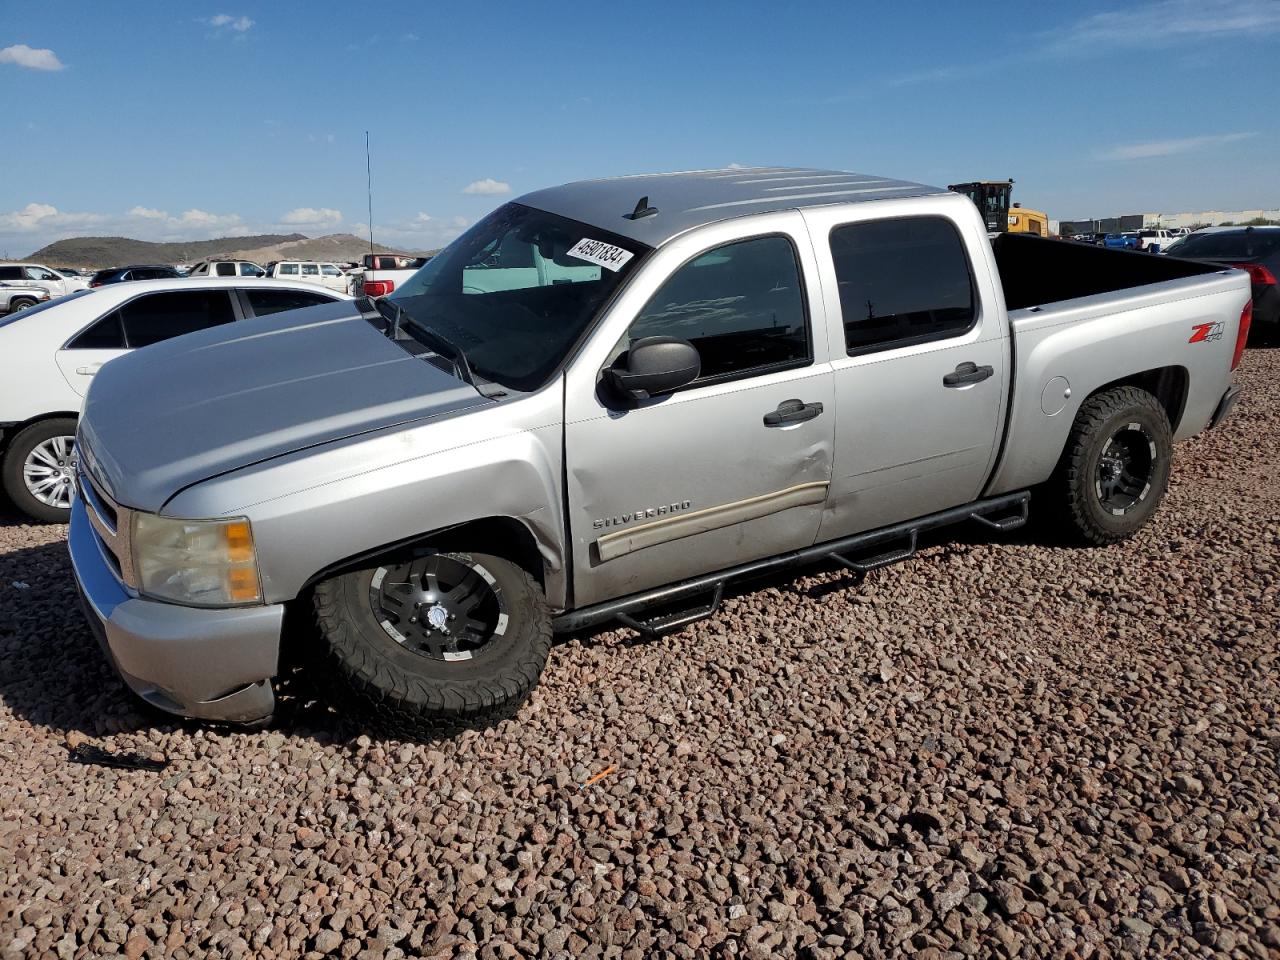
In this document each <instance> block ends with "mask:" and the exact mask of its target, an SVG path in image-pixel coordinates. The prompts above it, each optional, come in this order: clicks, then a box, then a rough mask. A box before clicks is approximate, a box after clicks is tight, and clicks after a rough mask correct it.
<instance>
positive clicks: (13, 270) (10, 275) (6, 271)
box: [0, 267, 24, 280]
mask: <svg viewBox="0 0 1280 960" xmlns="http://www.w3.org/2000/svg"><path fill="white" fill-rule="evenodd" d="M22 279H24V277H23V273H22V268H21V267H0V280H22Z"/></svg>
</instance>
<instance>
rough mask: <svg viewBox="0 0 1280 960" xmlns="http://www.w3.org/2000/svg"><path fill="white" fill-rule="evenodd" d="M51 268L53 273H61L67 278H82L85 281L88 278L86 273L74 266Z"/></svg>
mask: <svg viewBox="0 0 1280 960" xmlns="http://www.w3.org/2000/svg"><path fill="white" fill-rule="evenodd" d="M51 269H52V270H53V271H54V272H55V273H60V274H62V275H63V276H64V277H66V278H67V279H69V280H84V281H85V282H86V283H87V282H88V280H89V277H88V275H87V274H85V273H84V272H83V271H80V270H77V269H76V268H75V267H52V268H51Z"/></svg>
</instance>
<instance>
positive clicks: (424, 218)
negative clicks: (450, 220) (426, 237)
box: [413, 211, 435, 223]
mask: <svg viewBox="0 0 1280 960" xmlns="http://www.w3.org/2000/svg"><path fill="white" fill-rule="evenodd" d="M434 219H435V217H433V216H432V215H431V214H429V213H422V212H421V211H419V213H418V215H417V216H416V217H414V218H413V222H414V223H430V222H431V221H432V220H434Z"/></svg>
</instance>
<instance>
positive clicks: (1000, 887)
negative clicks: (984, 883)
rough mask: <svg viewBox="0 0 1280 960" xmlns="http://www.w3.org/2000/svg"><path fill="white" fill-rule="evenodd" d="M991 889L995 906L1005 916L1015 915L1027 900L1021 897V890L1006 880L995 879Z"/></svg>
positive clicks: (1024, 907)
mask: <svg viewBox="0 0 1280 960" xmlns="http://www.w3.org/2000/svg"><path fill="white" fill-rule="evenodd" d="M991 891H992V895H993V896H994V897H995V902H996V906H997V907H999V908H1000V912H1001V913H1003V914H1004V915H1005V916H1006V917H1015V916H1017V915H1018V914H1020V913H1021V912H1022V911H1023V910H1025V909H1026V906H1027V901H1026V900H1025V899H1024V898H1023V896H1022V891H1021V890H1019V889H1018V888H1017V887H1016V886H1014V885H1013V884H1012V883H1010V882H1009V881H1008V880H997V881H996V882H995V883H993V884H992V885H991Z"/></svg>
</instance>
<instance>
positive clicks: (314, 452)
mask: <svg viewBox="0 0 1280 960" xmlns="http://www.w3.org/2000/svg"><path fill="white" fill-rule="evenodd" d="M562 396H563V393H562V390H561V387H560V384H559V383H558V382H556V383H554V384H552V385H551V386H549V387H548V388H546V389H544V390H542V391H540V392H539V393H538V394H534V395H532V396H529V397H524V398H521V399H519V400H513V401H508V402H506V403H501V404H495V405H493V406H490V407H485V408H482V409H479V410H476V411H475V412H472V413H467V414H464V415H462V416H458V417H453V418H449V419H447V420H443V421H439V422H435V423H425V424H419V425H416V426H408V427H403V428H389V429H387V430H384V431H380V432H378V433H376V434H371V435H367V436H363V437H356V438H352V439H349V440H345V441H339V442H335V443H330V444H324V445H322V446H320V447H316V448H312V449H310V450H303V451H299V452H297V453H293V454H289V455H287V456H284V457H279V458H276V459H274V460H271V461H268V462H266V463H262V464H258V465H255V466H252V467H246V468H244V469H242V470H238V471H236V472H235V473H233V474H228V475H227V476H224V477H218V478H215V479H212V480H209V481H206V482H204V483H201V484H197V485H196V486H194V487H191V488H189V489H188V490H185V491H183V492H181V493H180V494H178V495H177V496H176V497H174V498H173V499H172V500H171V501H170V502H169V503H168V504H166V506H165V508H164V511H163V512H164V513H165V514H166V515H169V516H175V517H215V516H247V517H249V519H250V521H251V523H252V525H253V536H254V542H255V546H256V548H257V554H258V564H259V567H260V569H261V572H262V587H263V595H264V599H265V600H266V601H267V602H268V603H280V602H284V601H287V600H291V599H293V598H294V597H296V596H297V595H298V593H299V591H301V590H302V588H303V587H304V586H305V585H306V584H307V583H308V581H310V580H311V579H312V578H313V577H314V576H315V574H317V573H318V572H320V571H322V570H325V569H328V568H331V567H333V566H335V565H337V564H339V563H341V562H343V561H344V560H346V559H348V558H350V557H353V556H358V555H360V554H364V553H368V552H371V551H374V550H376V549H378V548H380V547H382V546H385V545H387V544H392V543H398V542H403V541H405V540H409V539H412V538H414V537H417V536H421V535H423V534H427V533H430V532H432V531H435V530H440V529H443V528H446V527H452V526H457V525H459V524H462V523H467V522H469V521H473V520H480V519H485V518H492V517H510V518H512V519H515V520H517V521H519V522H520V523H522V524H524V526H525V527H526V528H527V529H528V530H529V532H530V533H531V534H532V535H533V538H534V541H535V542H536V543H537V546H538V551H539V553H540V554H541V556H542V561H543V575H544V580H545V585H546V591H547V600H548V602H549V603H550V604H551V605H552V606H553V607H556V608H559V607H562V606H563V605H564V603H565V597H566V595H567V571H566V564H565V545H564V516H563V510H562V506H561V504H562V499H561V496H560V478H561V476H562V469H561V442H562V434H563V407H562V399H561V398H562Z"/></svg>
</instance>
